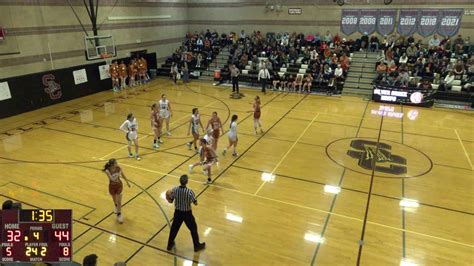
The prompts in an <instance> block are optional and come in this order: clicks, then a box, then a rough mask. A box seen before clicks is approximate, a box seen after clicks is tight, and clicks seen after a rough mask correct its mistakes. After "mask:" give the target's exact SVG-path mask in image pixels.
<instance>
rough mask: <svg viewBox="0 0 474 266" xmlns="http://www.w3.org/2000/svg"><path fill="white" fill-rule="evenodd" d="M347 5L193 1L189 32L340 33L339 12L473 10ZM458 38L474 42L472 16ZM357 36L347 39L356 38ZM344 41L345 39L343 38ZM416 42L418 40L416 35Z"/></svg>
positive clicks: (436, 4) (304, 0)
mask: <svg viewBox="0 0 474 266" xmlns="http://www.w3.org/2000/svg"><path fill="white" fill-rule="evenodd" d="M347 1H348V2H350V4H346V5H344V6H343V7H340V6H338V5H337V4H336V3H334V2H333V1H332V0H295V1H283V0H267V1H264V0H253V1H251V0H215V1H212V0H193V1H189V3H188V23H189V30H190V31H196V30H197V31H200V30H202V29H211V30H214V29H216V30H217V31H218V32H222V31H225V32H229V31H234V32H238V33H240V31H241V30H242V29H244V30H245V31H246V32H247V33H250V32H252V31H254V30H260V31H262V32H264V33H265V32H269V31H273V32H285V31H288V32H293V31H296V32H297V33H299V32H304V33H308V32H312V33H316V32H320V33H321V34H325V33H326V31H327V30H330V31H331V32H332V33H336V32H340V21H341V9H343V8H346V9H351V8H354V9H363V8H367V9H401V8H439V9H442V8H464V9H465V10H466V9H474V1H472V0H393V2H392V4H390V5H384V4H383V0H370V2H371V3H372V4H370V5H369V4H367V0H347ZM266 2H268V3H269V4H276V3H282V9H281V12H277V11H269V10H266V8H265V3H266ZM289 7H290V8H302V11H303V12H302V14H301V15H289V14H288V8H289ZM459 33H460V34H462V35H463V36H464V37H466V36H471V42H472V41H474V40H473V39H472V38H474V15H463V17H462V21H461V29H460V32H459ZM359 36H360V34H353V35H350V36H349V37H350V38H357V37H359ZM344 37H347V36H344ZM415 38H417V39H419V38H421V37H420V36H418V35H416V36H415Z"/></svg>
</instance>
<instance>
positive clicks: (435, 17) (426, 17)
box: [418, 9, 440, 37]
mask: <svg viewBox="0 0 474 266" xmlns="http://www.w3.org/2000/svg"><path fill="white" fill-rule="evenodd" d="M439 13H440V11H439V9H421V10H420V19H419V21H418V34H420V35H421V36H423V37H428V36H430V35H432V34H434V33H436V30H437V29H438V22H439Z"/></svg>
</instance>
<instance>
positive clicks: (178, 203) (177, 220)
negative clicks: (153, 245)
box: [166, 175, 206, 252]
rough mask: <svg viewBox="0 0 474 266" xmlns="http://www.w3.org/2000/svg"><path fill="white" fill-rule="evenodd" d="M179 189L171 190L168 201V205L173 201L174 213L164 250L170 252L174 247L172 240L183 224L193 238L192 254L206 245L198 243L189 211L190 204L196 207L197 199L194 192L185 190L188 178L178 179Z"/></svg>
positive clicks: (195, 225) (192, 218)
mask: <svg viewBox="0 0 474 266" xmlns="http://www.w3.org/2000/svg"><path fill="white" fill-rule="evenodd" d="M179 183H181V185H180V186H179V187H174V188H173V189H172V192H173V193H172V196H171V198H170V199H169V200H168V201H169V202H170V203H172V202H173V200H174V205H175V211H174V216H173V224H172V225H171V231H170V236H169V238H168V247H167V248H166V249H167V250H168V251H170V250H171V249H172V248H173V246H174V245H175V243H174V239H175V238H176V235H177V234H178V231H179V228H180V227H181V224H182V223H183V222H184V223H185V224H186V226H187V227H188V229H189V231H191V236H192V237H193V244H194V252H198V251H200V250H203V249H205V248H206V243H199V235H198V231H197V224H196V220H194V216H193V213H192V211H191V203H194V205H197V199H196V196H195V195H194V192H193V191H192V190H191V189H189V188H187V187H186V185H187V184H188V176H187V175H182V176H181V177H180V178H179Z"/></svg>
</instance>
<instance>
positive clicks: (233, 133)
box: [222, 115, 239, 157]
mask: <svg viewBox="0 0 474 266" xmlns="http://www.w3.org/2000/svg"><path fill="white" fill-rule="evenodd" d="M237 119H238V116H237V115H232V118H231V120H230V130H229V133H227V136H228V137H229V146H228V147H227V148H225V149H224V151H223V152H222V155H224V156H225V154H226V153H227V149H230V147H232V146H233V147H234V149H233V151H232V156H234V157H237V156H238V154H237V151H236V148H237V142H238V141H239V139H238V138H237Z"/></svg>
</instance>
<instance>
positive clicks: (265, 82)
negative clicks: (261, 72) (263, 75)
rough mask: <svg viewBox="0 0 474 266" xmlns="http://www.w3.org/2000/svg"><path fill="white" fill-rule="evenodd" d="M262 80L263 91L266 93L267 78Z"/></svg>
mask: <svg viewBox="0 0 474 266" xmlns="http://www.w3.org/2000/svg"><path fill="white" fill-rule="evenodd" d="M260 82H262V92H263V93H265V92H266V90H265V89H266V88H267V79H261V80H260Z"/></svg>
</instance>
